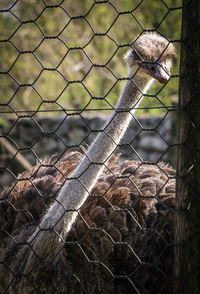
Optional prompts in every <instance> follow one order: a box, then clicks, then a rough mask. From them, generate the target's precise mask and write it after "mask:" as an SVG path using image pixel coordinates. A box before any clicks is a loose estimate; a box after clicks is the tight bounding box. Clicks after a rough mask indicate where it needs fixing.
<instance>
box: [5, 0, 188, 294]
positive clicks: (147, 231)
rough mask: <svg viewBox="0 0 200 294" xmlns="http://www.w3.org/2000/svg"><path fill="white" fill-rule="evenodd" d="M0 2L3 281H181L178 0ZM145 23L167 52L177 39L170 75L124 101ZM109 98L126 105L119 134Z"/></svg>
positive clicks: (58, 286) (18, 285) (61, 284)
mask: <svg viewBox="0 0 200 294" xmlns="http://www.w3.org/2000/svg"><path fill="white" fill-rule="evenodd" d="M0 12H1V15H0V25H1V29H0V48H1V60H0V67H1V70H0V78H1V84H2V86H1V89H0V114H1V116H0V143H1V145H0V188H1V191H2V192H1V198H0V243H1V245H0V268H1V277H0V293H53V292H55V293H91V294H92V293H95V292H96V293H172V288H173V282H172V281H173V280H174V270H173V262H174V258H173V247H174V237H173V236H174V206H175V203H174V196H175V172H174V170H173V168H171V167H170V166H169V165H167V164H166V163H165V162H170V165H173V167H174V168H176V148H177V139H176V127H174V125H176V122H177V119H176V114H177V111H178V109H179V107H178V106H177V92H178V91H177V89H178V81H179V49H178V47H179V45H180V40H181V33H180V29H181V13H182V6H181V5H180V3H179V2H178V1H172V0H165V1H163V0H160V1H151V3H150V1H143V0H142V1H111V0H110V1H93V0H91V1H90V0H87V1H82V2H79V1H45V0H43V1H36V0H32V1H23V0H21V1H20V0H18V1H2V3H1V4H0ZM148 32H156V33H157V35H159V36H162V37H164V38H165V40H166V42H167V46H166V48H164V50H163V52H161V55H162V54H164V52H165V51H166V49H167V48H168V46H171V45H172V44H175V46H176V47H177V50H176V51H177V61H176V64H175V65H174V67H173V69H172V73H171V77H170V79H169V80H168V81H167V82H166V83H165V84H162V85H160V84H159V83H155V84H154V85H153V87H152V88H151V89H150V91H149V92H148V93H146V94H144V97H143V102H142V104H140V105H139V107H138V106H137V104H135V105H134V106H133V107H131V108H129V109H125V110H124V109H117V108H116V103H117V100H118V97H119V95H120V91H121V89H122V87H123V86H124V84H125V83H126V82H127V80H128V79H127V69H126V66H125V62H124V59H123V56H124V54H125V53H126V52H127V51H128V50H130V49H133V48H134V44H135V40H137V39H139V38H140V37H141V36H143V35H145V33H148ZM143 62H144V61H143ZM156 63H157V60H156ZM140 66H141V67H142V65H140ZM133 80H134V76H133ZM141 97H142V93H141V95H140V99H141ZM134 108H137V112H136V114H135V113H134V112H133V110H134ZM113 111H114V112H115V114H114V118H113V120H114V119H115V118H116V117H118V116H119V119H120V117H121V116H123V112H124V113H128V115H130V116H131V119H130V121H131V122H130V127H129V129H128V131H127V132H126V134H125V135H124V136H123V138H122V139H121V140H120V141H119V142H118V141H116V140H115V137H114V136H113V137H112V136H111V135H110V133H109V131H112V128H110V129H109V125H108V128H107V127H106V126H105V123H106V121H107V120H108V117H109V115H110V114H111V113H112V112H113ZM117 115H118V116H117ZM116 120H117V119H116ZM111 121H112V119H111ZM116 132H117V131H116ZM98 134H100V135H102V141H101V140H99V141H100V143H102V146H101V144H99V147H98V148H97V149H94V148H93V149H94V150H93V152H94V153H92V155H91V153H89V152H88V149H89V146H91V145H92V144H93V142H95V137H97V135H98ZM105 135H106V136H107V138H106V140H105ZM115 136H116V135H115ZM100 138H101V137H100ZM99 141H98V142H99ZM105 141H106V144H107V142H108V141H109V143H110V145H114V147H113V148H112V149H111V152H110V154H109V155H107V156H106V158H105V159H103V160H102V157H101V155H99V154H101V153H102V152H104V153H105V154H107V152H109V150H105V151H102V150H104V143H105ZM92 146H94V144H93V145H92ZM89 150H90V149H89ZM79 152H80V153H79ZM119 153H120V155H119ZM84 155H85V156H84ZM163 162H164V163H163ZM80 163H81V164H82V165H80ZM77 167H79V170H78V172H76V170H77V169H76V168H77ZM101 167H102V168H101ZM74 170H75V172H74ZM96 170H98V171H99V172H98V173H97V171H96ZM19 172H20V173H22V172H23V173H22V174H20V175H19V176H18V173H19ZM73 172H74V173H73ZM72 173H73V174H72ZM92 178H93V181H92ZM90 181H92V184H89V182H90ZM5 186H6V188H5ZM66 186H67V187H68V189H67V190H65V187H66ZM81 193H82V194H83V195H85V196H84V197H83V198H84V199H82V200H80V201H79V202H78V204H77V203H76V204H74V203H75V201H76V200H73V199H76V198H77V197H78V196H77V197H76V195H79V194H81ZM63 195H64V197H63ZM69 195H71V196H74V197H72V200H71V203H70V204H69V203H68V204H69V205H67V206H66V203H67V202H65V199H67V198H69V197H71V196H69ZM86 198H87V199H86ZM66 201H67V200H66ZM75 219H76V220H75ZM69 220H70V221H69ZM71 220H73V221H72V222H73V224H72V225H71ZM69 223H70V224H69Z"/></svg>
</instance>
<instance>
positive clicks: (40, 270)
mask: <svg viewBox="0 0 200 294" xmlns="http://www.w3.org/2000/svg"><path fill="white" fill-rule="evenodd" d="M174 55H175V52H174V46H173V45H172V44H171V43H169V42H168V41H167V40H166V39H165V38H164V37H162V36H160V35H158V34H157V33H145V34H143V35H141V36H139V37H138V38H137V39H136V40H135V41H134V42H133V45H132V48H131V50H130V51H129V52H128V53H127V54H126V55H125V61H126V63H127V65H128V78H127V82H126V85H125V87H124V89H123V91H122V93H121V95H120V98H119V101H118V103H117V105H116V107H115V110H114V112H113V114H112V115H111V117H110V118H109V120H108V122H107V123H106V125H105V126H104V128H103V131H102V132H100V134H99V135H98V136H97V137H96V139H95V140H94V142H93V144H92V145H91V146H90V148H89V149H88V151H87V152H86V153H85V155H84V156H83V155H81V154H80V153H78V152H72V153H69V154H67V155H66V156H65V157H64V158H62V159H60V160H59V161H58V162H57V163H55V164H54V165H53V164H52V163H51V161H50V162H48V166H47V165H46V163H44V164H43V165H42V166H41V165H38V166H35V167H34V169H33V170H32V172H31V173H30V172H25V173H23V174H22V175H20V176H19V177H18V182H17V184H15V185H13V187H12V188H6V189H5V190H4V191H3V193H2V195H1V198H0V224H1V227H0V272H1V276H0V293H10V294H11V293H20V294H23V293H24V294H25V293H26V294H27V293H71V294H76V293H89V294H93V293H119V294H120V293H143V294H145V293H172V285H171V283H170V284H169V279H170V278H171V275H172V264H173V208H174V193H175V181H174V179H173V177H171V174H173V173H174V171H173V169H171V168H170V167H168V166H165V165H164V164H162V163H160V165H159V166H158V165H149V164H142V163H141V162H139V161H133V160H127V161H124V162H119V155H118V154H115V155H113V152H114V151H115V148H116V146H117V144H118V143H119V142H120V139H121V138H122V136H123V134H124V133H125V131H126V129H127V127H128V125H129V122H130V120H131V118H132V115H133V114H134V109H133V108H135V106H136V105H138V104H139V103H140V102H141V100H142V98H143V95H144V94H145V93H146V92H147V90H148V88H149V87H150V85H151V84H152V82H153V80H157V81H159V82H160V83H165V82H167V81H168V79H169V78H170V68H171V65H172V59H173V57H174Z"/></svg>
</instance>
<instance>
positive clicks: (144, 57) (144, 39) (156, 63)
mask: <svg viewBox="0 0 200 294" xmlns="http://www.w3.org/2000/svg"><path fill="white" fill-rule="evenodd" d="M175 56H176V54H175V48H174V46H173V44H172V43H170V42H169V41H168V40H167V39H166V38H164V37H162V36H160V35H158V34H157V33H145V34H143V35H141V36H139V37H138V38H137V39H136V40H135V41H134V42H133V44H132V49H131V50H130V51H129V52H128V53H127V54H126V55H125V61H126V63H127V65H128V69H129V77H130V78H131V77H135V75H136V77H140V76H141V78H143V79H145V80H146V81H148V80H151V79H152V78H154V79H155V80H157V81H159V82H160V83H166V82H167V81H168V80H169V78H170V68H171V66H172V60H173V59H174V58H175Z"/></svg>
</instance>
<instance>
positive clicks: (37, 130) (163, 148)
mask: <svg viewBox="0 0 200 294" xmlns="http://www.w3.org/2000/svg"><path fill="white" fill-rule="evenodd" d="M107 118H108V117H107V116H103V115H99V116H94V115H93V116H92V115H90V116H87V117H83V116H82V117H80V115H77V116H76V115H72V116H67V117H66V116H58V117H53V118H19V119H18V120H17V121H16V120H15V121H14V120H10V126H9V128H8V129H3V130H1V131H2V133H3V134H5V135H6V136H7V138H9V142H10V143H11V144H13V142H12V140H13V141H14V142H15V144H16V145H14V146H15V147H17V148H20V149H21V151H20V154H22V155H23V156H24V157H25V158H26V159H27V160H28V161H29V162H30V163H31V164H32V165H34V164H35V163H36V159H37V158H40V159H44V158H49V157H51V156H52V155H54V154H57V155H58V156H62V154H63V153H65V152H69V151H71V150H79V151H81V150H86V149H87V148H88V146H89V145H90V144H91V143H92V142H93V140H94V138H95V136H96V134H97V133H98V131H99V130H101V129H102V127H103V126H104V124H105V122H106V120H107ZM171 126H172V123H171V118H170V116H166V117H165V118H164V117H146V118H137V119H136V118H133V119H132V121H131V124H130V126H129V128H128V130H127V132H126V134H125V136H124V138H123V139H122V140H121V143H120V146H119V147H117V148H116V151H115V152H120V153H122V156H121V158H122V159H128V158H131V159H140V160H143V161H148V162H155V163H156V162H157V161H159V160H162V161H170V160H169V159H170V158H169V154H170V152H169V150H170V149H169V144H170V142H171V138H170V134H171V131H170V130H171ZM80 146H82V147H81V148H80ZM99 148H101V146H99ZM0 157H1V162H0V166H1V167H7V170H5V169H4V168H3V169H1V173H0V184H1V186H2V185H3V184H4V185H7V184H9V183H10V182H11V181H13V179H14V176H13V175H12V173H13V174H14V175H17V174H18V173H19V172H22V171H23V167H22V166H20V164H19V162H17V160H16V159H12V160H10V158H11V155H10V154H9V153H8V151H7V150H6V148H4V147H1V148H0ZM170 163H171V164H173V160H171V161H170Z"/></svg>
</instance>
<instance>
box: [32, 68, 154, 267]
mask: <svg viewBox="0 0 200 294" xmlns="http://www.w3.org/2000/svg"><path fill="white" fill-rule="evenodd" d="M135 71H136V68H134V67H133V66H132V67H131V70H129V74H128V78H129V79H128V80H127V82H126V85H125V87H124V89H123V91H122V93H121V96H120V98H119V101H118V103H117V105H116V108H115V110H114V111H113V113H112V115H111V117H110V119H109V120H108V122H107V123H106V125H105V127H104V130H103V131H102V132H101V133H100V134H99V135H98V136H97V137H96V139H95V141H94V142H93V144H92V145H91V146H90V148H89V150H88V151H87V153H86V155H85V156H84V157H83V159H82V161H81V163H80V164H79V166H78V167H77V168H76V169H75V171H74V172H73V174H72V175H71V177H70V179H69V180H66V182H65V183H64V185H63V187H62V189H61V190H60V192H59V194H58V196H57V199H56V201H55V202H54V204H53V205H52V206H51V208H50V209H49V211H48V212H47V214H46V215H45V216H44V218H43V220H42V221H41V223H40V225H39V227H38V228H37V229H36V231H35V233H34V234H33V235H32V236H31V238H30V239H29V242H31V243H32V246H33V248H34V250H35V251H36V252H37V254H38V255H39V256H41V257H43V258H45V256H46V257H48V254H49V251H47V250H46V248H48V249H49V250H50V247H51V256H52V253H53V252H54V254H55V256H56V255H57V254H58V252H59V251H60V250H61V248H62V247H63V245H64V242H63V240H65V239H66V237H67V234H68V232H69V231H70V229H71V226H72V225H73V223H74V222H75V220H76V217H77V215H78V210H79V209H80V208H81V206H82V205H83V204H84V203H85V201H86V199H87V198H88V196H89V194H90V192H91V190H92V188H93V187H94V185H95V183H96V182H97V180H98V178H99V176H100V175H101V173H102V171H103V169H104V168H105V166H106V163H107V162H108V160H109V158H110V156H111V155H112V153H113V152H114V151H115V148H116V147H117V145H118V144H119V142H120V139H121V138H122V136H123V135H124V133H125V131H126V129H127V127H128V125H129V122H130V120H131V118H132V115H133V113H134V112H135V110H134V109H132V108H133V107H134V106H135V105H136V104H137V102H138V100H139V101H140V102H141V100H142V96H143V94H145V93H146V92H147V90H148V88H149V86H150V85H151V83H152V81H153V79H152V77H150V76H149V75H147V74H143V76H142V77H140V70H139V71H138V72H137V74H136V75H135V76H134V74H133V73H134V72H135ZM137 107H138V104H137ZM120 110H123V111H120ZM40 229H44V231H41V230H40ZM48 229H50V231H48ZM52 230H53V231H52ZM47 234H50V235H51V236H47ZM47 237H48V238H47ZM46 240H48V244H45V241H46ZM50 243H52V244H50ZM41 244H43V245H42V248H41ZM53 249H55V250H56V251H55V250H53ZM31 255H32V257H34V254H31ZM30 258H31V257H30ZM32 262H33V261H32ZM32 262H31V264H32ZM29 263H30V261H29ZM29 263H28V262H27V264H29Z"/></svg>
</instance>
